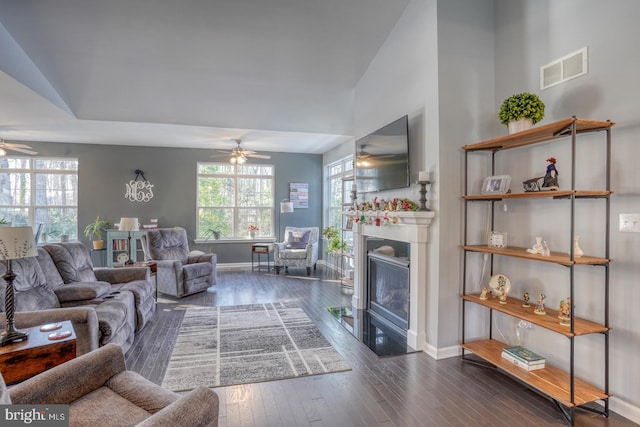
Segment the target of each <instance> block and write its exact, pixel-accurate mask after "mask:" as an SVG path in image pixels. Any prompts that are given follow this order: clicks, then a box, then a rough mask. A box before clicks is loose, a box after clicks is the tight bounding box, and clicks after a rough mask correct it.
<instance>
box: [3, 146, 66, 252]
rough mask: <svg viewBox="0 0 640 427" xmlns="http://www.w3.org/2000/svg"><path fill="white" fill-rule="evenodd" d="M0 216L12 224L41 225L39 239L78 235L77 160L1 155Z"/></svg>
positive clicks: (54, 239) (56, 238) (35, 228)
mask: <svg viewBox="0 0 640 427" xmlns="http://www.w3.org/2000/svg"><path fill="white" fill-rule="evenodd" d="M0 218H4V219H5V220H6V221H8V222H11V224H12V225H13V226H25V225H31V226H33V228H34V231H35V230H37V229H38V226H39V225H40V224H42V231H41V233H42V234H41V239H40V241H41V242H42V241H44V240H45V238H46V239H47V240H49V241H59V240H60V236H62V235H67V236H69V239H71V240H75V239H77V238H78V160H77V159H52V158H37V157H29V158H14V157H2V158H0Z"/></svg>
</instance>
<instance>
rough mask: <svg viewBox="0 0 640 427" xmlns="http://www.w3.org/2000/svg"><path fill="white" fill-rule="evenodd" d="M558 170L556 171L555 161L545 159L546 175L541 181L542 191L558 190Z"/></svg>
mask: <svg viewBox="0 0 640 427" xmlns="http://www.w3.org/2000/svg"><path fill="white" fill-rule="evenodd" d="M558 175H559V174H558V170H557V169H556V159H555V158H554V157H549V158H548V159H547V173H546V174H545V176H544V180H543V181H542V189H543V190H558V189H560V187H559V186H558Z"/></svg>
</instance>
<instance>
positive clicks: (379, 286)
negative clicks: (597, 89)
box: [367, 252, 410, 334]
mask: <svg viewBox="0 0 640 427" xmlns="http://www.w3.org/2000/svg"><path fill="white" fill-rule="evenodd" d="M367 295H368V301H367V309H368V310H370V311H371V312H373V313H375V314H377V315H378V316H381V317H383V318H384V319H385V320H387V321H389V322H391V323H393V324H394V325H395V326H397V327H399V328H400V329H401V330H402V331H403V332H404V334H406V332H407V329H408V327H409V306H410V289H409V260H408V258H405V257H395V256H388V255H382V254H380V253H376V252H369V253H368V254H367Z"/></svg>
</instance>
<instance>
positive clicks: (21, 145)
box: [2, 142, 32, 150]
mask: <svg viewBox="0 0 640 427" xmlns="http://www.w3.org/2000/svg"><path fill="white" fill-rule="evenodd" d="M2 145H4V146H5V147H7V148H9V149H11V148H24V149H25V150H31V149H32V148H31V147H30V146H29V145H26V144H14V143H13V142H3V143H2Z"/></svg>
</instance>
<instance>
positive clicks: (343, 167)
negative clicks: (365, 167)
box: [325, 156, 355, 230]
mask: <svg viewBox="0 0 640 427" xmlns="http://www.w3.org/2000/svg"><path fill="white" fill-rule="evenodd" d="M352 177H353V156H348V157H345V158H343V159H340V160H338V161H336V162H333V163H330V164H328V165H327V166H326V167H325V182H326V183H327V188H328V189H329V191H328V194H327V196H328V203H327V211H326V221H325V227H329V226H334V227H336V228H337V229H338V230H339V229H340V228H342V211H343V209H344V205H345V204H347V203H350V202H351V185H352V184H353V183H354V182H355V181H346V180H345V179H348V178H352Z"/></svg>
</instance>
